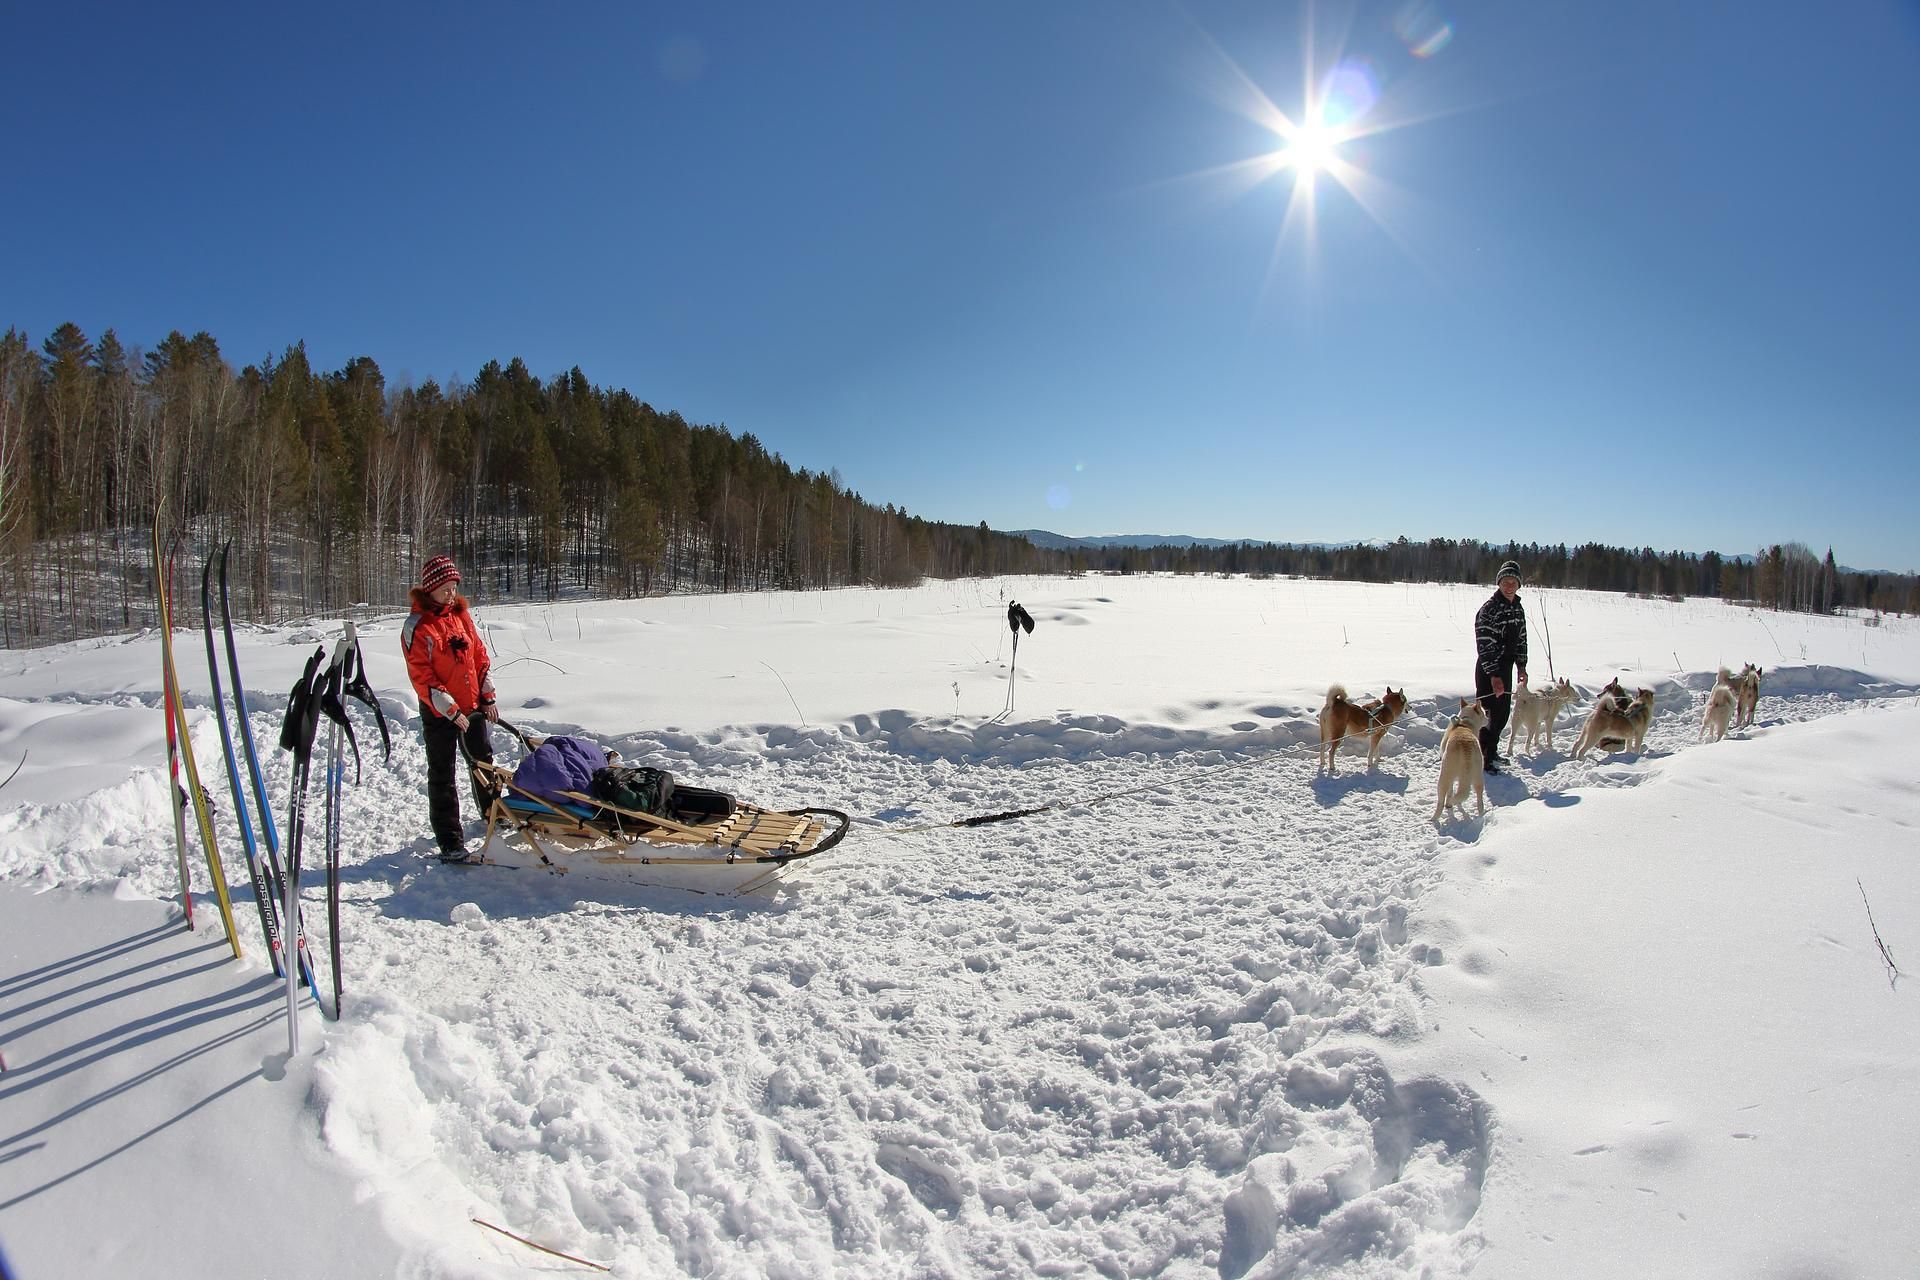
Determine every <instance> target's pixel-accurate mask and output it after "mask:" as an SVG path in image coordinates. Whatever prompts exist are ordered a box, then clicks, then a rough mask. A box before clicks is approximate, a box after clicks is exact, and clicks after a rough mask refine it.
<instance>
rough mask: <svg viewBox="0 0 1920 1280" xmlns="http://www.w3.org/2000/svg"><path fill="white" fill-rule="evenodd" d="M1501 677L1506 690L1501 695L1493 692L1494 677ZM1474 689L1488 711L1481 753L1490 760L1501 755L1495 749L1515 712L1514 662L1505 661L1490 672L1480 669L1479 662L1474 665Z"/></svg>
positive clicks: (1481, 736) (1482, 706) (1481, 742)
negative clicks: (1508, 720) (1497, 695)
mask: <svg viewBox="0 0 1920 1280" xmlns="http://www.w3.org/2000/svg"><path fill="white" fill-rule="evenodd" d="M1494 676H1499V677H1500V684H1501V687H1502V688H1504V689H1505V690H1506V692H1505V693H1503V694H1501V695H1500V696H1499V697H1497V698H1496V697H1495V696H1494V694H1493V677H1494ZM1473 691H1474V693H1476V694H1478V695H1479V697H1480V706H1481V708H1482V709H1483V710H1484V711H1485V712H1486V713H1487V727H1486V728H1484V729H1482V730H1481V731H1480V754H1481V755H1482V756H1484V757H1486V758H1487V759H1488V760H1493V759H1495V758H1497V757H1498V756H1499V754H1500V753H1499V752H1498V751H1497V750H1495V748H1497V747H1498V746H1499V745H1500V735H1501V734H1502V733H1503V732H1505V730H1506V727H1507V717H1508V716H1510V715H1512V714H1513V663H1511V662H1503V663H1501V664H1500V669H1499V670H1498V671H1495V672H1492V673H1491V674H1489V673H1488V672H1485V671H1482V670H1481V669H1480V664H1479V663H1477V662H1476V663H1474V665H1473Z"/></svg>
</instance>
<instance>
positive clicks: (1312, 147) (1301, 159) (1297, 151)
mask: <svg viewBox="0 0 1920 1280" xmlns="http://www.w3.org/2000/svg"><path fill="white" fill-rule="evenodd" d="M1340 141H1341V138H1340V133H1339V131H1338V130H1336V129H1332V128H1330V127H1328V126H1327V125H1326V124H1325V123H1324V122H1321V121H1318V120H1309V121H1307V122H1306V123H1304V124H1301V125H1297V126H1295V127H1294V129H1293V131H1292V133H1291V134H1290V135H1289V136H1288V137H1287V145H1286V146H1285V147H1283V148H1281V150H1280V153H1279V156H1278V157H1277V158H1278V159H1279V160H1280V162H1281V163H1283V164H1284V165H1286V166H1287V167H1289V168H1291V169H1293V170H1294V172H1296V173H1299V174H1301V175H1302V176H1305V177H1311V176H1313V175H1314V174H1317V173H1324V172H1326V171H1327V170H1329V169H1331V168H1333V167H1334V165H1335V163H1336V162H1337V161H1338V159H1339V156H1338V154H1337V153H1336V150H1335V148H1337V147H1338V146H1339V145H1340Z"/></svg>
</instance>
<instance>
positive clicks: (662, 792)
mask: <svg viewBox="0 0 1920 1280" xmlns="http://www.w3.org/2000/svg"><path fill="white" fill-rule="evenodd" d="M593 794H594V796H595V798H596V799H600V800H604V801H606V802H607V803H608V804H611V805H616V806H618V807H619V808H622V809H632V810H635V811H637V812H640V813H651V814H653V815H654V816H655V817H660V818H671V819H674V820H675V821H679V822H696V823H697V822H710V821H717V820H718V819H720V818H724V817H726V816H727V815H729V814H731V813H732V812H733V797H732V796H730V795H727V794H725V793H724V792H719V791H710V790H708V789H707V788H705V787H686V786H676V785H675V784H674V781H673V775H672V774H670V773H668V772H667V771H666V770H665V769H655V768H652V767H650V766H648V765H643V764H614V765H608V766H607V767H606V768H604V769H596V770H594V773H593Z"/></svg>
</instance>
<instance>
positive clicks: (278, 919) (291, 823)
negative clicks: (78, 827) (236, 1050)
mask: <svg viewBox="0 0 1920 1280" xmlns="http://www.w3.org/2000/svg"><path fill="white" fill-rule="evenodd" d="M177 544H178V535H177V533H176V534H174V535H172V536H171V537H170V536H169V534H168V531H167V529H166V526H165V504H164V503H162V504H161V506H160V508H159V510H157V511H156V513H155V517H154V525H153V565H154V591H155V596H156V598H157V602H158V606H159V615H160V638H161V645H160V647H161V677H162V680H161V700H162V704H163V710H164V712H165V715H166V740H167V770H168V785H169V790H170V799H171V804H172V811H173V824H174V843H175V851H176V854H177V856H178V860H179V866H180V902H181V909H182V911H183V913H184V915H185V918H186V921H187V927H188V928H190V929H191V928H193V927H194V919H193V906H194V903H193V887H192V873H191V867H190V862H189V853H188V846H189V843H190V840H189V835H188V830H187V821H186V814H187V810H188V809H189V808H191V809H192V811H193V815H194V819H195V825H196V827H197V828H198V831H199V835H200V843H201V848H202V850H203V851H204V853H205V855H206V862H207V873H208V877H209V879H210V880H211V882H212V885H213V893H214V898H215V900H216V901H217V902H218V904H219V907H220V916H221V921H222V924H223V925H224V927H225V929H226V933H227V941H228V944H229V945H230V946H231V947H232V949H233V954H234V956H235V958H238V957H239V956H240V955H241V954H242V951H241V946H240V936H239V931H238V929H237V928H236V927H235V925H234V919H233V906H232V899H231V897H230V895H229V893H228V886H227V879H226V871H225V867H224V864H223V863H222V862H221V859H220V849H219V843H218V839H217V836H216V833H215V830H214V811H213V803H212V799H211V797H209V796H208V795H207V793H206V791H205V788H204V787H203V786H202V784H201V780H200V772H199V767H198V764H197V762H196V760H195V758H194V754H193V743H192V741H191V739H190V737H189V735H188V732H187V718H186V707H185V703H184V701H183V699H182V696H181V692H180V677H179V671H178V669H177V667H176V666H175V662H174V649H173V568H174V561H175V549H176V547H177ZM230 550H231V544H228V545H227V546H223V547H222V548H221V549H220V554H219V565H220V572H219V579H218V580H219V588H220V590H219V597H220V630H221V634H222V637H223V639H224V642H225V646H224V647H225V651H226V680H225V681H224V684H223V681H222V676H221V670H220V652H219V649H218V648H217V647H216V646H215V643H214V616H213V614H214V607H213V601H214V590H213V587H214V572H213V568H214V557H213V556H212V555H209V556H208V557H207V561H206V564H205V565H204V566H203V567H202V569H201V572H200V619H201V625H202V629H203V634H204V637H205V641H206V650H207V676H208V679H209V681H210V682H211V684H212V686H213V701H212V705H213V711H214V717H215V722H216V723H217V724H218V726H219V730H220V748H221V755H222V760H223V763H224V764H225V766H226V772H227V784H228V789H229V791H230V793H231V794H232V796H233V810H234V824H235V827H236V828H237V830H238V832H239V837H240V844H241V848H242V850H243V852H244V854H245V856H246V861H247V878H248V881H249V883H250V886H251V888H252V890H253V896H254V905H255V907H256V909H257V911H258V914H259V918H260V930H261V934H262V936H263V937H264V938H265V940H266V946H267V955H268V959H269V961H270V963H271V964H272V966H273V971H274V973H275V975H276V976H278V977H281V978H283V979H285V982H286V990H287V1015H288V1037H289V1045H290V1048H291V1049H293V1050H294V1051H298V1048H299V1022H298V1004H299V997H298V988H299V986H300V985H305V986H306V987H308V988H309V989H310V990H312V991H313V992H314V993H315V1001H316V1003H318V1002H319V984H318V982H317V980H316V978H315V969H314V964H313V955H312V951H311V949H310V948H309V946H308V943H307V935H306V929H305V923H304V920H303V919H302V913H301V910H300V862H301V853H302V842H303V837H304V835H305V831H306V795H307V783H308V780H309V776H310V773H311V768H312V756H313V743H314V736H315V730H316V729H317V727H318V723H319V719H320V717H321V716H323V715H324V716H325V717H326V718H327V719H328V721H329V723H330V728H329V732H328V756H327V761H326V774H325V777H326V791H325V797H324V800H323V804H324V811H325V817H326V834H325V848H324V856H325V859H326V863H327V921H328V931H329V935H330V938H329V952H330V958H331V960H332V962H333V1007H332V1013H333V1016H334V1017H336V1018H338V1017H339V1016H340V1007H341V1000H342V992H343V988H344V981H343V978H342V973H341V948H340V849H341V843H342V817H343V806H342V802H343V799H344V795H343V792H344V788H345V776H346V769H345V761H344V750H345V749H347V748H351V750H352V751H353V756H354V768H355V779H356V781H357V780H358V777H359V765H360V748H359V743H358V742H357V740H356V739H355V737H354V732H353V725H352V723H351V721H350V720H349V719H348V717H347V712H346V699H348V698H352V699H355V700H357V701H360V702H363V703H365V704H366V705H367V706H368V707H369V708H370V709H371V710H372V711H373V713H374V716H375V718H376V720H377V723H378V725H379V728H380V738H381V743H382V746H383V748H384V750H385V753H386V755H387V756H388V757H389V758H390V757H391V754H392V739H391V737H390V735H389V733H388V730H387V722H386V716H385V714H384V713H383V712H382V711H381V709H380V703H379V699H378V698H377V697H376V696H375V695H374V692H373V687H372V685H371V684H369V683H368V681H367V678H366V670H365V663H364V659H363V657H362V654H361V651H360V639H359V634H358V631H357V630H356V628H355V627H354V625H353V623H351V622H349V623H347V624H346V628H345V632H344V634H343V635H342V636H341V638H340V640H339V641H338V642H337V643H336V645H335V646H334V649H333V655H332V659H331V661H327V662H326V663H325V665H324V666H323V665H322V662H323V660H324V659H326V657H327V651H326V649H325V648H324V647H322V648H320V649H318V650H316V651H315V653H314V655H313V657H312V658H311V659H309V660H308V662H307V665H306V669H305V671H304V672H303V673H302V675H301V678H300V682H299V683H298V684H296V685H295V686H294V689H293V692H292V694H291V695H290V696H289V698H288V706H287V718H286V721H285V723H284V724H283V725H282V728H281V737H280V742H281V745H282V746H283V747H285V748H287V749H288V750H290V751H291V752H292V753H293V757H294V759H293V770H292V780H291V786H290V789H289V790H290V794H289V797H288V807H287V819H288V821H287V843H286V847H285V849H284V850H283V849H282V847H281V842H280V835H279V830H278V828H277V827H276V826H275V823H274V819H273V806H272V803H271V802H270V800H269V798H268V795H267V783H266V777H265V773H264V771H263V769H262V768H261V763H260V754H259V749H258V747H257V746H256V744H255V741H254V736H253V727H252V723H251V721H250V720H249V718H248V713H247V698H246V688H245V685H244V684H243V683H242V681H241V676H240V660H239V651H238V646H237V645H236V644H235V641H234V633H233V611H232V603H231V598H230V594H229V587H228V575H227V568H228V558H229V552H230ZM228 688H230V689H231V690H232V695H233V721H232V722H231V723H230V722H229V720H228V718H227V705H226V690H227V689H228ZM234 725H237V726H238V733H237V735H236V733H235V731H234V727H233V726H234ZM343 737H344V739H345V743H344V746H343V744H342V738H343ZM243 764H244V766H245V773H246V781H244V782H243V780H242V776H241V774H242V765H243ZM249 784H250V790H251V799H252V815H257V817H258V825H257V826H256V824H255V822H254V818H253V816H252V815H250V814H249V805H248V798H249V797H248V791H249ZM323 1007H324V1006H323Z"/></svg>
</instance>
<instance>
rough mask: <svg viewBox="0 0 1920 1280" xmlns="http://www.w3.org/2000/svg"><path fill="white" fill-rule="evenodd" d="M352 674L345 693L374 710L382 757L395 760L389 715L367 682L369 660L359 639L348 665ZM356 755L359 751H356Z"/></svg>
mask: <svg viewBox="0 0 1920 1280" xmlns="http://www.w3.org/2000/svg"><path fill="white" fill-rule="evenodd" d="M347 666H348V668H349V669H350V674H349V675H348V676H347V680H346V684H345V686H344V692H345V693H346V695H347V696H348V697H349V698H357V699H358V700H360V701H361V702H364V703H366V704H367V706H369V707H371V708H372V709H373V718H374V722H375V723H376V724H378V725H379V726H380V750H381V755H382V757H383V758H384V759H385V760H387V761H388V762H391V761H392V760H393V738H392V737H391V736H390V735H389V734H388V733H387V713H386V712H384V711H382V710H381V709H380V699H379V698H378V697H377V696H375V694H374V692H373V686H372V685H371V684H369V683H368V682H367V660H366V658H365V657H364V656H363V655H362V654H361V652H360V640H359V637H357V636H356V637H355V638H354V641H353V654H352V656H351V658H350V659H349V660H348V663H347ZM355 754H356V755H357V754H358V751H357V749H356V753H355Z"/></svg>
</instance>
